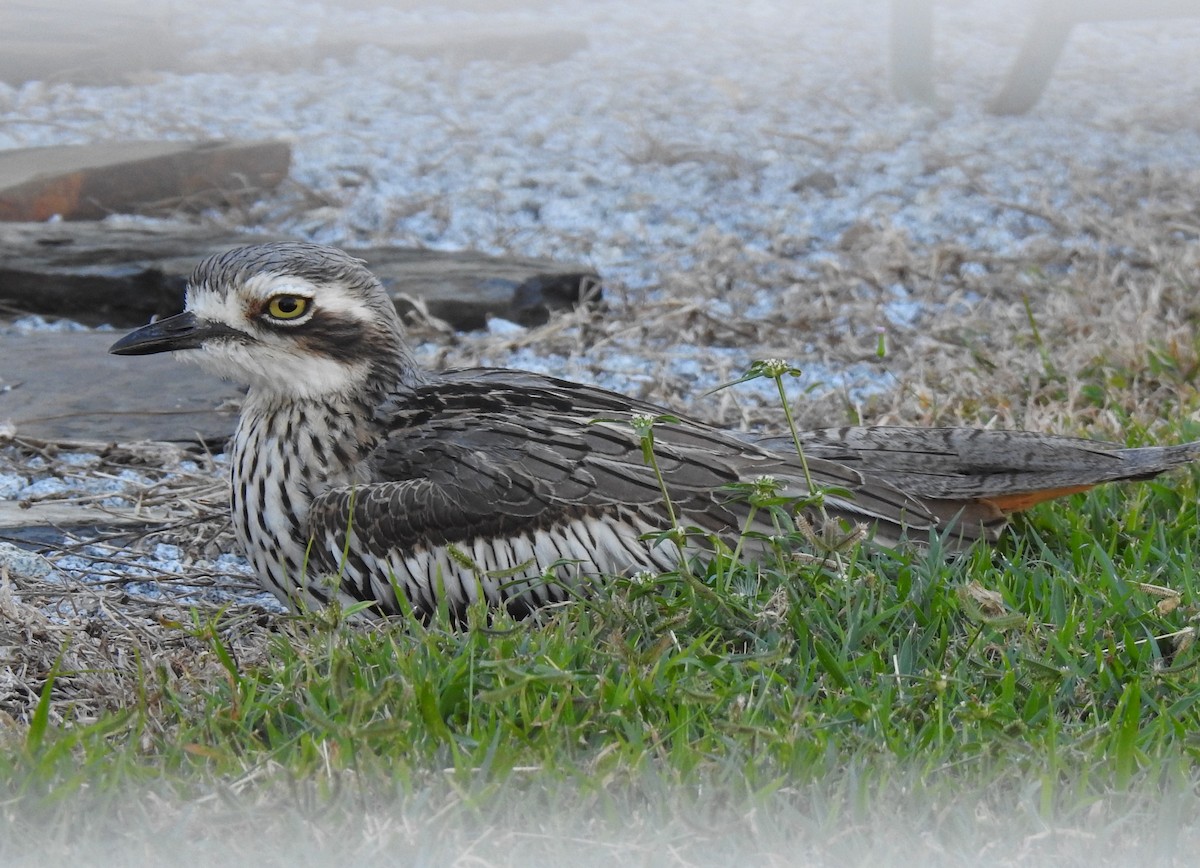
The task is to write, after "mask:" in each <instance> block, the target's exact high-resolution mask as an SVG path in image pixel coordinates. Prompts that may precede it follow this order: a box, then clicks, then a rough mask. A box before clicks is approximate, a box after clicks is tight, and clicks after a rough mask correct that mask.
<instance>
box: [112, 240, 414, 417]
mask: <svg viewBox="0 0 1200 868" xmlns="http://www.w3.org/2000/svg"><path fill="white" fill-rule="evenodd" d="M168 350H188V351H189V352H188V353H186V354H185V357H186V358H189V359H192V360H194V361H196V362H197V363H199V364H200V365H201V366H203V367H204V368H206V369H208V370H210V371H212V372H213V373H215V374H217V375H219V376H221V377H225V378H226V379H230V380H233V381H235V382H238V383H242V384H245V385H247V386H249V387H250V388H251V389H252V390H254V391H255V392H258V393H259V394H261V395H263V396H266V397H278V398H283V399H303V400H311V399H321V398H328V397H331V396H350V395H355V394H361V393H363V392H364V391H368V390H370V389H371V388H372V387H377V388H382V389H387V388H389V387H391V386H393V385H395V384H396V383H397V382H403V381H404V380H405V378H406V377H408V378H412V379H415V378H417V377H418V374H417V369H416V366H415V364H414V362H413V360H412V356H411V353H410V351H409V349H408V346H407V344H406V342H405V340H404V334H403V327H402V326H401V324H400V318H399V317H398V316H397V314H396V309H395V307H394V306H393V304H392V300H391V299H390V298H389V297H388V294H387V292H386V291H385V290H384V289H383V287H382V286H381V285H380V283H379V281H378V280H377V279H376V277H375V276H374V275H373V274H371V272H370V271H368V270H367V268H366V266H365V265H364V264H363V263H362V262H361V261H360V260H358V259H355V258H353V257H351V256H349V255H347V254H346V253H343V252H342V251H340V250H336V249H334V248H331V247H321V246H319V245H315V244H306V243H302V242H281V243H274V244H258V245H254V246H252V247H239V248H237V249H234V250H230V251H228V252H226V253H222V254H219V255H217V256H212V257H210V258H209V259H206V260H205V261H203V262H201V263H200V265H199V266H198V267H197V268H196V270H195V271H194V272H193V273H192V277H191V279H190V280H189V281H188V286H187V302H186V304H185V309H184V312H183V313H180V314H176V315H175V316H171V317H167V318H166V319H162V320H159V321H157V322H154V323H151V324H150V325H147V326H143V327H142V328H140V329H138V330H136V331H134V332H131V333H129V334H127V335H126V336H125V337H123V338H121V340H119V341H117V342H116V343H115V344H113V345H112V347H111V348H110V349H109V352H111V353H116V354H117V355H125V356H134V355H145V354H148V353H161V352H166V351H168Z"/></svg>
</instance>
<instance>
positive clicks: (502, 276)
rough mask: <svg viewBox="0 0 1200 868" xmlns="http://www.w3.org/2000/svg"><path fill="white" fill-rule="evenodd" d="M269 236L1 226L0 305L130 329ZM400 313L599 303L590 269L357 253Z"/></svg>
mask: <svg viewBox="0 0 1200 868" xmlns="http://www.w3.org/2000/svg"><path fill="white" fill-rule="evenodd" d="M272 240H275V241H278V240H282V237H281V236H277V235H274V236H273V235H261V234H259V235H247V234H242V233H236V232H230V231H228V230H225V229H219V228H213V227H208V226H198V225H195V224H188V223H181V222H156V223H150V222H138V223H136V224H135V223H121V222H118V221H104V222H102V223H50V224H47V223H7V224H5V223H0V305H3V307H5V308H7V309H9V310H10V311H25V312H30V313H40V314H44V315H53V316H65V317H69V318H71V319H75V320H78V321H79V322H83V323H86V324H88V325H100V324H102V323H109V324H112V325H115V326H121V327H127V326H135V325H139V324H141V323H144V322H146V321H147V320H148V319H149V318H150V316H152V315H155V314H157V315H160V316H161V315H166V314H170V313H174V312H176V311H178V310H179V309H180V308H181V306H182V304H183V289H184V283H185V281H186V279H187V276H188V275H189V274H190V273H191V271H192V269H193V268H194V267H195V265H196V263H197V262H198V261H199V260H200V259H202V258H203V257H205V256H208V255H209V254H212V253H216V252H219V251H222V250H226V249H228V248H230V247H236V246H238V245H241V244H252V243H255V242H258V241H272ZM354 253H355V254H356V255H358V256H361V257H362V258H363V259H364V260H366V262H367V264H368V265H369V266H370V267H371V269H372V270H373V271H374V272H375V273H376V274H378V275H379V277H380V279H381V280H382V281H383V282H384V285H385V286H386V287H387V288H388V290H389V291H390V292H391V293H392V295H393V298H395V299H396V301H397V307H398V308H400V309H401V310H402V312H403V311H404V310H405V309H411V308H412V305H413V302H412V299H417V300H420V301H421V302H424V304H425V305H426V307H427V309H428V311H429V313H430V314H432V315H433V316H435V317H438V318H440V319H443V320H445V321H446V322H448V323H449V324H450V325H451V326H453V327H454V328H458V329H474V328H481V327H483V326H484V325H485V324H486V321H487V317H488V316H498V317H502V318H504V319H508V320H512V321H513V322H517V323H521V324H523V325H535V324H538V323H542V322H545V321H546V320H547V319H548V317H549V315H550V313H551V312H553V311H558V310H564V309H569V308H571V307H573V306H575V305H577V304H579V303H581V302H585V301H591V300H594V299H597V298H598V294H599V287H600V278H599V276H598V275H597V274H596V273H595V272H594V271H592V270H591V269H589V268H586V267H584V266H580V265H573V264H564V263H559V262H553V261H550V260H545V259H529V258H518V257H504V256H490V255H487V254H483V253H477V252H474V251H457V252H449V251H438V250H420V249H414V248H402V247H372V248H368V249H361V250H355V251H354Z"/></svg>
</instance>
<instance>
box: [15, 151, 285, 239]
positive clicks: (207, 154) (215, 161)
mask: <svg viewBox="0 0 1200 868" xmlns="http://www.w3.org/2000/svg"><path fill="white" fill-rule="evenodd" d="M291 154H292V150H291V147H290V146H289V145H288V144H286V143H285V142H224V141H211V142H199V143H197V142H102V143H99V144H92V145H62V146H58V147H48V148H19V149H16V150H10V151H0V220H48V219H50V218H51V217H60V218H62V219H63V220H97V219H100V218H102V217H107V216H108V215H110V214H170V213H178V212H179V211H182V210H188V211H198V210H201V209H203V208H209V207H215V206H220V205H227V204H229V203H230V202H237V201H246V200H248V199H255V198H258V197H259V196H260V195H261V194H262V192H263V191H264V190H270V189H272V188H274V187H276V186H278V184H279V182H280V181H282V180H283V179H284V178H285V177H287V173H288V166H289V165H290V163H291Z"/></svg>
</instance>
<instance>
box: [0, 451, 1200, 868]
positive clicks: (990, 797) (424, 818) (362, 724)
mask: <svg viewBox="0 0 1200 868" xmlns="http://www.w3.org/2000/svg"><path fill="white" fill-rule="evenodd" d="M1198 479H1200V475H1198V474H1197V472H1196V471H1194V470H1193V471H1191V472H1179V473H1176V474H1173V475H1172V476H1170V477H1169V478H1168V479H1165V480H1162V481H1155V482H1151V483H1146V484H1141V485H1136V486H1124V487H1116V486H1110V487H1106V488H1102V489H1100V490H1098V491H1094V492H1091V493H1089V494H1088V495H1087V496H1081V497H1076V498H1074V499H1072V500H1070V501H1066V502H1063V503H1061V504H1055V505H1048V506H1044V507H1041V508H1039V509H1038V510H1036V511H1035V512H1034V513H1033V514H1032V515H1031V516H1030V517H1029V518H1028V519H1027V520H1025V521H1022V522H1021V523H1019V525H1018V527H1017V528H1016V531H1015V533H1014V534H1012V536H1011V537H1009V539H1008V541H1007V542H1006V543H1005V544H1003V545H1001V546H999V547H998V548H995V549H987V548H977V549H975V550H973V551H971V552H970V553H968V554H967V555H965V556H963V557H959V558H954V559H946V558H944V557H943V556H942V554H941V553H940V552H939V551H937V549H936V547H935V549H934V550H933V551H928V552H925V551H906V552H902V553H898V554H891V553H871V552H867V551H863V550H854V551H851V552H850V553H848V554H847V555H845V556H844V557H843V559H842V563H841V564H840V566H837V567H836V568H834V566H833V565H832V564H826V565H820V564H812V563H806V562H796V561H792V560H790V559H787V558H782V557H781V558H778V559H776V561H775V562H774V563H770V564H768V565H765V566H755V565H752V564H744V563H738V562H733V561H731V560H730V559H729V558H717V559H715V560H713V561H711V562H708V563H703V562H701V563H696V564H693V565H692V567H691V568H690V569H689V570H684V571H681V573H680V574H679V575H668V576H663V577H659V578H658V579H657V580H654V581H645V580H636V579H634V580H623V581H620V582H617V583H615V584H613V585H612V586H611V587H610V588H609V589H607V590H605V591H603V592H601V593H598V594H596V595H595V596H594V597H592V598H590V599H588V600H583V601H580V602H578V603H576V604H573V605H570V606H567V607H563V608H561V609H560V610H557V611H555V612H552V613H549V614H547V615H546V616H545V617H543V618H542V619H541V621H540V622H538V623H518V622H513V621H510V620H508V619H506V618H505V617H504V616H493V617H491V618H490V619H489V616H488V615H487V613H485V612H483V611H475V612H472V613H470V618H471V620H470V624H469V626H468V628H466V629H457V628H456V627H455V626H454V625H453V624H452V623H451V622H450V619H449V618H448V617H446V616H443V617H441V618H435V619H434V621H433V622H432V623H431V624H428V625H420V624H400V623H397V624H389V625H384V626H375V627H372V628H370V629H364V628H363V627H362V626H361V625H354V624H347V623H342V622H340V621H339V619H338V617H337V616H336V613H334V614H329V613H326V614H321V615H312V616H307V617H304V618H285V619H280V621H279V623H278V625H277V630H276V631H275V633H274V635H273V638H272V639H271V640H270V648H269V653H268V654H267V655H266V656H265V657H263V658H262V659H261V661H259V662H256V663H244V662H242V661H240V660H239V659H238V658H237V656H236V652H235V650H234V649H233V648H232V647H230V646H229V645H228V644H227V639H226V638H225V633H224V632H223V626H222V624H221V623H220V622H219V621H217V622H213V623H202V622H197V623H194V624H190V625H179V627H178V628H177V629H178V630H179V631H180V632H181V633H187V634H191V635H193V636H200V637H203V638H204V639H205V641H206V644H207V647H208V649H209V654H210V655H211V656H212V658H213V659H215V660H216V661H217V663H218V664H219V666H218V667H217V670H218V671H219V672H220V673H221V677H218V678H212V677H209V678H205V679H196V678H190V677H187V676H186V674H185V675H183V676H181V675H180V674H179V673H170V672H166V671H164V670H157V671H153V670H147V671H145V672H144V673H143V677H142V678H141V680H140V690H139V691H138V692H137V694H136V695H133V696H130V697H128V698H127V701H126V702H125V703H123V706H124V708H123V710H121V711H119V712H116V713H112V714H108V715H106V716H104V717H102V718H101V719H99V720H92V721H85V720H77V721H73V722H70V723H69V724H67V725H64V726H61V727H58V728H56V727H54V726H52V725H50V722H49V717H48V713H47V708H48V707H49V697H50V696H51V695H52V692H53V690H54V684H55V679H58V678H64V677H68V676H69V674H70V673H65V672H58V671H56V672H53V673H51V676H50V677H48V678H47V679H46V681H45V690H44V692H43V697H42V701H41V702H39V703H38V704H37V705H36V706H35V707H34V708H33V709H32V711H31V713H30V715H29V716H28V719H27V720H26V721H23V722H20V723H18V722H16V721H14V722H12V724H11V725H10V726H8V727H6V729H5V731H4V736H3V737H4V738H5V747H6V750H5V751H4V752H3V753H0V810H2V811H3V814H2V816H3V818H4V822H5V823H6V824H7V825H8V827H9V828H8V830H7V834H5V835H3V836H0V861H2V862H4V863H5V864H9V863H12V864H19V863H21V862H22V861H25V862H26V863H28V864H34V863H36V862H38V860H39V859H40V858H45V856H46V854H47V853H51V854H53V853H56V852H61V853H70V852H73V851H72V848H73V847H75V846H78V845H79V844H80V842H81V841H86V842H88V843H87V846H88V847H89V852H91V853H92V854H93V855H95V856H97V858H100V857H106V858H110V859H112V860H113V861H114V862H116V863H120V864H123V863H124V862H125V861H126V860H127V859H132V857H130V856H129V854H130V853H131V852H132V853H135V854H142V855H145V856H147V857H148V858H150V857H153V858H160V857H163V856H168V857H169V856H180V855H181V854H183V853H188V854H192V855H196V854H199V856H200V857H201V858H206V859H210V860H219V859H220V858H222V857H228V858H229V859H230V860H232V861H236V858H241V857H242V856H245V855H246V854H249V853H253V852H255V851H256V848H257V847H261V846H262V844H263V842H264V841H270V842H271V845H270V846H271V852H272V853H274V854H275V856H276V857H277V858H278V860H279V861H280V863H282V862H285V861H286V862H288V863H289V864H312V863H323V862H324V861H333V860H335V859H342V858H346V857H349V856H351V855H352V856H353V857H354V858H355V859H356V860H357V861H359V862H365V863H368V864H375V863H378V864H392V863H393V862H394V861H396V860H397V858H398V857H397V854H400V853H402V854H404V860H400V861H405V860H409V861H413V862H414V863H429V864H441V863H444V862H449V861H453V860H455V859H462V858H465V857H468V856H469V857H470V858H469V859H467V861H470V860H475V861H476V862H477V863H479V864H494V863H499V864H512V863H514V862H515V863H518V864H540V863H541V862H546V863H549V862H559V861H563V860H564V859H569V860H571V861H572V862H576V863H583V864H610V863H611V862H613V861H620V862H622V863H629V864H659V863H661V862H671V861H680V862H684V863H692V864H728V863H729V862H731V861H734V860H741V861H749V862H751V863H754V864H757V863H759V862H763V863H775V864H793V863H795V864H799V863H805V864H821V863H832V862H838V863H841V862H844V861H851V862H861V861H872V862H877V863H879V864H910V863H911V862H917V861H928V860H930V859H933V860H935V861H939V860H942V859H944V860H945V861H947V862H955V863H957V862H970V863H972V864H973V863H975V862H977V861H985V862H1006V861H1014V862H1020V863H1022V864H1028V863H1030V862H1037V861H1043V862H1045V863H1047V864H1049V863H1051V862H1053V863H1054V864H1084V863H1087V864H1095V863H1096V862H1101V863H1103V862H1105V861H1108V860H1116V861H1121V860H1122V859H1125V858H1135V857H1136V858H1137V859H1138V860H1139V861H1141V862H1146V861H1150V862H1153V861H1170V860H1171V859H1174V858H1176V857H1177V856H1180V857H1181V856H1182V854H1184V853H1186V852H1187V851H1188V850H1192V851H1194V847H1195V844H1196V843H1197V841H1198V840H1200V822H1198V821H1197V819H1196V818H1197V816H1200V814H1198V813H1197V808H1198V807H1200V799H1198V798H1197V796H1196V787H1197V785H1198V783H1200V773H1198V772H1197V759H1198V758H1200V668H1198V666H1197V662H1198V659H1200V658H1198V654H1200V651H1198V648H1197V644H1196V643H1195V641H1194V639H1195V632H1196V630H1197V627H1198V626H1200V587H1198V581H1200V580H1198V579H1197V578H1196V575H1195V564H1197V563H1200V525H1198V522H1197V516H1196V509H1197V506H1196V504H1197V498H1198V494H1200V493H1198V491H1197V482H1198ZM114 830H119V831H114ZM266 864H273V863H271V862H270V861H268V862H267V863H266Z"/></svg>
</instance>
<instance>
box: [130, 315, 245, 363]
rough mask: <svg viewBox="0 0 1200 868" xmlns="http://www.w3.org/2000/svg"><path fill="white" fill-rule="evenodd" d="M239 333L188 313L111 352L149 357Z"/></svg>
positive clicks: (154, 325)
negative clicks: (153, 354)
mask: <svg viewBox="0 0 1200 868" xmlns="http://www.w3.org/2000/svg"><path fill="white" fill-rule="evenodd" d="M237 333H238V332H237V331H235V330H234V329H231V328H230V327H229V326H227V325H224V324H222V323H215V322H209V321H207V320H202V319H200V318H198V317H197V316H196V315H195V314H194V313H191V312H189V311H184V312H183V313H177V314H175V315H174V316H169V317H167V318H166V319H160V320H159V321H158V322H152V323H150V325H147V326H142V327H141V328H140V329H138V330H137V331H132V332H130V333H129V334H127V335H125V337H123V338H121V339H120V340H119V341H117V342H116V343H115V344H113V345H112V346H111V347H109V348H108V351H109V352H110V353H115V354H116V355H118V356H145V355H149V354H150V353H165V352H168V351H169V350H194V349H195V348H196V347H198V346H200V345H201V344H203V343H204V342H205V341H207V340H210V339H212V338H219V337H232V336H233V335H236V334H237Z"/></svg>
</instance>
